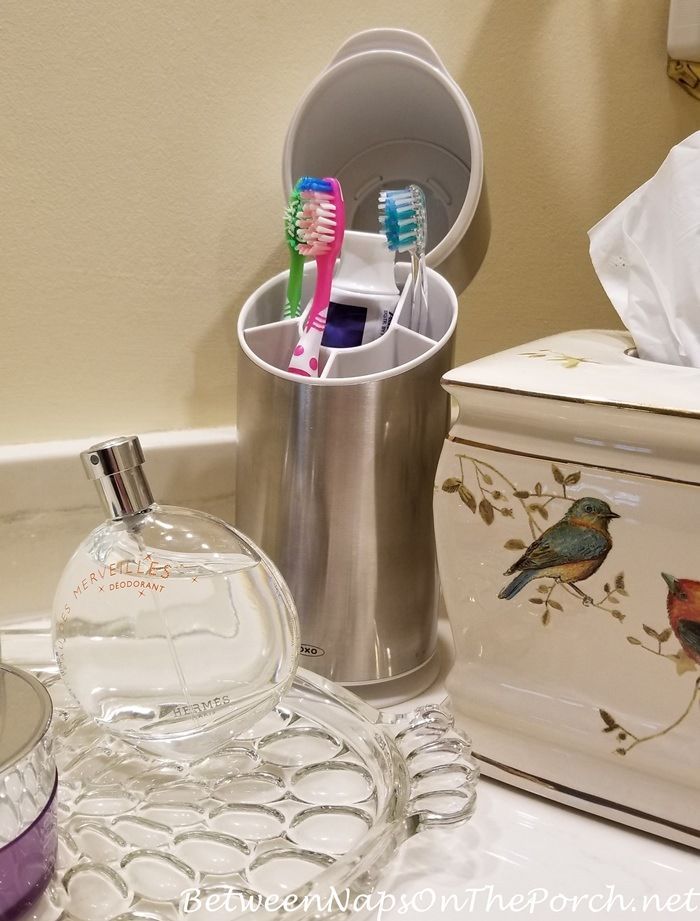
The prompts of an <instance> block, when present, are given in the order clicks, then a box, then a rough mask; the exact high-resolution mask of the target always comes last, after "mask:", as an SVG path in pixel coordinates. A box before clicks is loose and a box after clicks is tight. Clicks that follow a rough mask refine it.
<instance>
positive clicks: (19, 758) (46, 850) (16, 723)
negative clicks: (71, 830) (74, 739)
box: [0, 665, 57, 921]
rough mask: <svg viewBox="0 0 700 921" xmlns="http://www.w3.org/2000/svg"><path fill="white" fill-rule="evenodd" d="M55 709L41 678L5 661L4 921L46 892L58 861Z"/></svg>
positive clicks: (0, 821) (0, 836)
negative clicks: (53, 744) (52, 732)
mask: <svg viewBox="0 0 700 921" xmlns="http://www.w3.org/2000/svg"><path fill="white" fill-rule="evenodd" d="M51 714H52V706H51V698H50V697H49V694H48V692H47V690H46V688H45V687H44V686H43V685H42V684H41V682H39V681H37V680H36V678H33V677H32V676H31V675H28V674H27V673H26V672H23V671H21V670H20V669H18V668H13V667H10V666H8V665H0V921H11V919H12V918H16V917H17V916H18V915H19V914H21V913H22V912H23V911H24V910H25V909H27V908H28V907H29V906H30V905H31V903H32V902H33V901H34V900H35V899H37V898H38V897H39V895H41V893H42V892H43V891H44V889H45V888H46V885H47V883H48V882H49V880H50V879H51V875H52V874H53V870H54V865H55V862H56V844H57V827H56V786H57V776H56V765H55V762H54V758H53V752H52V748H51V736H50V732H49V727H50V725H51Z"/></svg>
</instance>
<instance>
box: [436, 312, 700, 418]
mask: <svg viewBox="0 0 700 921" xmlns="http://www.w3.org/2000/svg"><path fill="white" fill-rule="evenodd" d="M443 385H444V386H445V387H446V388H447V389H448V390H450V391H452V388H453V387H458V386H460V385H461V386H465V387H479V388H483V389H486V390H502V391H506V392H510V393H519V394H528V395H530V396H539V397H551V398H552V399H557V400H570V401H572V402H579V403H603V404H606V405H614V406H618V407H629V408H631V409H642V410H649V411H652V412H664V413H669V414H671V415H691V416H697V417H698V418H700V368H687V367H681V366H679V365H666V364H660V363H656V362H649V361H643V360H642V359H640V358H637V355H636V349H635V347H634V341H633V339H632V337H631V335H630V334H629V333H628V332H626V331H621V330H611V329H586V330H577V331H574V332H567V333H559V334H557V335H556V336H548V337H547V338H546V339H537V340H535V341H534V342H528V343H526V344H525V345H519V346H516V347H515V348H512V349H506V350H505V351H503V352H497V353H496V354H495V355H489V356H487V357H486V358H480V359H478V360H477V361H472V362H470V363H469V364H466V365H462V366H461V367H459V368H455V369H454V370H453V371H450V372H449V373H448V374H446V375H445V377H444V378H443Z"/></svg>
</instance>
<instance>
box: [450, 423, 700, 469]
mask: <svg viewBox="0 0 700 921" xmlns="http://www.w3.org/2000/svg"><path fill="white" fill-rule="evenodd" d="M699 418H700V417H699ZM447 440H448V441H450V442H452V443H453V444H460V445H467V446H468V447H470V448H481V449H482V450H483V451H495V452H496V454H512V455H513V456H515V457H531V458H534V459H535V460H544V461H550V462H552V463H555V464H573V465H574V466H577V467H592V468H593V469H595V470H605V471H607V472H608V473H622V474H624V475H626V476H639V477H645V478H646V479H647V480H661V481H663V482H665V483H677V484H678V485H679V486H700V483H698V482H697V481H693V480H677V479H675V477H670V476H660V475H658V474H655V473H640V472H639V471H638V470H625V469H624V468H622V467H607V466H606V465H605V464H595V463H593V462H591V461H581V460H569V459H568V458H565V457H552V456H551V455H549V454H533V453H532V452H530V451H518V450H516V449H514V448H504V447H498V446H497V445H490V444H485V443H484V442H482V441H471V440H470V439H468V438H461V437H460V436H459V435H448V436H447Z"/></svg>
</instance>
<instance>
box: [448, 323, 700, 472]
mask: <svg viewBox="0 0 700 921" xmlns="http://www.w3.org/2000/svg"><path fill="white" fill-rule="evenodd" d="M442 383H443V386H444V387H445V389H446V390H448V391H449V393H451V394H452V396H453V397H454V398H455V399H456V400H457V402H458V404H459V410H460V411H459V416H458V418H457V421H456V423H455V425H454V427H453V429H452V434H451V437H453V438H457V439H460V438H461V439H467V440H474V439H476V440H477V441H478V442H479V443H480V444H490V445H492V446H494V447H496V448H497V449H500V450H506V451H511V452H513V453H516V454H517V453H522V452H525V453H528V454H531V455H533V456H540V457H546V458H549V459H551V460H553V461H556V460H561V461H563V462H567V461H569V460H570V459H572V458H575V459H576V460H577V461H578V462H580V463H589V464H593V465H598V466H604V467H607V468H609V469H617V470H628V471H630V472H635V473H644V474H647V475H650V476H655V477H662V478H665V479H669V480H674V481H678V482H687V483H693V484H695V483H699V482H700V464H698V460H699V459H700V369H697V368H687V367H681V366H676V365H666V364H660V363H656V362H649V361H643V360H641V359H639V358H637V357H636V350H635V347H634V342H633V340H632V337H631V336H630V334H629V333H628V332H626V331H618V330H577V331H573V332H567V333H559V334H557V335H555V336H549V337H547V338H546V339H538V340H536V341H535V342H529V343H526V344H525V345H520V346H516V347H515V348H512V349H507V350H506V351H503V352H498V353H497V354H495V355H489V356H488V357H486V358H481V359H478V360H477V361H473V362H470V363H469V364H466V365H462V366H461V367H459V368H455V369H454V370H452V371H450V372H449V373H448V374H447V375H445V377H444V378H443V381H442Z"/></svg>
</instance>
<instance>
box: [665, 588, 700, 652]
mask: <svg viewBox="0 0 700 921" xmlns="http://www.w3.org/2000/svg"><path fill="white" fill-rule="evenodd" d="M661 575H662V577H663V580H664V582H665V583H666V585H668V598H667V599H666V607H667V608H668V621H669V623H670V624H671V629H672V630H673V632H674V633H675V634H676V638H677V640H678V642H679V643H680V644H681V646H682V647H683V651H684V652H685V653H686V655H687V656H688V657H689V658H690V659H692V660H693V661H694V662H697V663H698V665H700V582H694V581H693V580H692V579H676V577H675V576H669V574H668V573H667V572H662V573H661Z"/></svg>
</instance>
